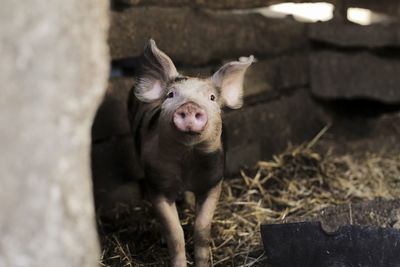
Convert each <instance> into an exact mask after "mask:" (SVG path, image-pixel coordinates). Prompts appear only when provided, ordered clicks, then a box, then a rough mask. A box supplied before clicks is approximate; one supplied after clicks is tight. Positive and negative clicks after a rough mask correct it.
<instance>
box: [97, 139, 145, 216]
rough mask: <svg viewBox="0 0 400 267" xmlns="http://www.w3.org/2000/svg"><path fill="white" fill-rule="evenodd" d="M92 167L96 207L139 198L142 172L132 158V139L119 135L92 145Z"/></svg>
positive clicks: (105, 207)
mask: <svg viewBox="0 0 400 267" xmlns="http://www.w3.org/2000/svg"><path fill="white" fill-rule="evenodd" d="M91 166H92V177H93V188H94V195H95V200H96V208H97V209H99V208H101V209H102V211H104V210H107V209H110V208H113V207H114V206H115V205H116V204H117V203H133V202H135V201H139V200H140V199H141V193H140V189H139V187H138V180H139V179H140V178H142V177H143V176H144V175H143V173H142V171H141V169H140V167H139V166H138V165H137V163H136V161H135V149H134V145H133V138H131V137H130V136H126V137H118V138H116V139H113V140H108V141H107V142H102V143H98V144H94V145H93V146H92V150H91Z"/></svg>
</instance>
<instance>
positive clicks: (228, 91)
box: [211, 56, 254, 108]
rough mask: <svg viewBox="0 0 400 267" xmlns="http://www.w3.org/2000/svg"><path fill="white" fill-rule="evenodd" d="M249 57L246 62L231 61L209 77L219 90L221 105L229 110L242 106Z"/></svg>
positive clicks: (251, 60)
mask: <svg viewBox="0 0 400 267" xmlns="http://www.w3.org/2000/svg"><path fill="white" fill-rule="evenodd" d="M253 59H254V57H253V56H250V57H249V58H248V59H247V60H246V61H244V62H239V61H233V62H229V63H227V64H225V65H224V66H222V67H221V68H220V69H219V70H218V71H217V72H216V73H214V75H213V76H212V77H211V79H212V81H213V82H214V83H215V85H216V86H217V87H219V88H220V90H221V97H222V99H223V104H225V105H226V106H228V107H230V108H240V107H241V106H242V105H243V100H242V96H243V80H244V73H245V72H246V69H247V68H248V67H249V66H250V65H251V63H252V62H253Z"/></svg>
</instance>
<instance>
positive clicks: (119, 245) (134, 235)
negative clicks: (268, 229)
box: [98, 113, 400, 267]
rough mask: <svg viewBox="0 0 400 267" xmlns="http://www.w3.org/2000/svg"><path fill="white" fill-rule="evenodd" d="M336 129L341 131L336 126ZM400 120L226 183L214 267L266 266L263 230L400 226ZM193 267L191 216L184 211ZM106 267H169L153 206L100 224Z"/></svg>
mask: <svg viewBox="0 0 400 267" xmlns="http://www.w3.org/2000/svg"><path fill="white" fill-rule="evenodd" d="M334 125H335V124H334ZM399 199H400V113H392V114H387V115H383V116H379V117H376V118H369V119H368V120H365V119H360V120H357V119H349V120H348V122H344V123H343V124H342V125H340V127H336V125H335V127H333V126H332V127H326V128H324V129H322V131H321V132H320V134H319V135H317V136H316V137H315V138H314V139H313V140H310V141H309V142H307V143H305V144H301V145H290V144H289V145H288V149H287V150H286V151H284V152H283V153H281V154H280V155H276V156H275V157H274V159H273V160H271V161H263V162H259V163H258V164H257V166H255V167H254V168H250V169H247V170H243V171H242V172H241V174H240V176H238V177H233V178H230V179H226V180H225V182H224V186H223V192H222V195H221V200H220V203H219V205H218V208H217V212H216V214H215V217H214V220H213V226H212V240H211V246H210V251H211V254H212V259H211V266H265V262H266V257H265V255H264V253H263V247H262V242H261V237H260V232H259V229H260V225H261V223H279V222H297V221H322V223H323V225H324V228H326V229H327V230H332V231H333V230H335V229H337V227H338V226H340V225H342V224H362V225H371V226H381V227H395V228H399V225H400V200H399ZM179 206H180V208H181V209H180V211H181V212H180V217H181V222H182V225H183V228H184V231H185V236H186V241H187V244H186V247H187V258H188V262H189V265H191V264H192V263H193V240H192V228H191V225H192V223H193V219H194V213H193V208H192V207H191V206H190V205H187V204H185V203H180V205H179ZM98 224H99V232H100V236H101V243H102V248H103V255H102V258H101V264H102V265H103V266H112V267H114V266H168V254H167V249H166V244H165V242H164V241H163V239H162V237H161V233H160V227H159V224H158V223H157V221H156V220H155V218H154V216H153V213H152V211H151V206H150V204H149V202H148V201H146V200H143V201H142V202H141V203H136V204H135V205H128V204H123V205H122V204H121V205H118V206H117V207H116V208H115V209H114V210H113V212H112V213H110V212H108V216H100V215H99V219H98Z"/></svg>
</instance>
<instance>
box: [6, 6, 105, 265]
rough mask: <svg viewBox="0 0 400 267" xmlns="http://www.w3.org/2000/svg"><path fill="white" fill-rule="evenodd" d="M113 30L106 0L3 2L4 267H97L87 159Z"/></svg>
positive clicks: (95, 236) (98, 254) (97, 255)
mask: <svg viewBox="0 0 400 267" xmlns="http://www.w3.org/2000/svg"><path fill="white" fill-rule="evenodd" d="M107 28H108V1H105V0H103V1H96V0H71V1H50V2H49V1H45V0H33V1H29V2H20V1H12V0H6V1H3V2H2V8H1V9H0V51H1V54H2V64H1V66H0V69H1V70H0V82H1V84H2V89H1V98H0V126H1V128H2V131H0V146H1V151H2V158H1V161H0V184H1V188H0V208H1V211H2V214H3V215H2V216H0V235H1V240H0V247H1V252H0V266H4V267H5V266H7V267H28V266H29V267H43V266H57V267H83V266H85V267H91V266H93V267H95V266H98V261H99V257H100V253H99V252H100V251H99V244H98V240H97V231H96V225H95V216H94V206H93V192H92V184H91V179H90V158H89V151H90V127H91V125H92V122H93V117H94V114H95V111H96V108H97V106H98V104H99V103H100V100H101V97H102V95H103V94H104V91H105V88H106V81H107V76H108V71H109V57H108V48H107V43H106V39H107Z"/></svg>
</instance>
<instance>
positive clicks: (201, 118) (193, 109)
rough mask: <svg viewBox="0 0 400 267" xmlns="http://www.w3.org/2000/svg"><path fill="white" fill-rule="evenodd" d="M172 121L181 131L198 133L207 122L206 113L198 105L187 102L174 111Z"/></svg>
mask: <svg viewBox="0 0 400 267" xmlns="http://www.w3.org/2000/svg"><path fill="white" fill-rule="evenodd" d="M173 121H174V124H175V126H176V128H177V129H178V130H180V131H182V132H195V133H200V132H201V131H202V130H203V129H204V127H205V126H206V124H207V114H206V112H205V111H204V110H203V109H202V108H200V107H199V106H198V105H196V104H194V103H187V104H183V105H182V106H180V107H179V108H178V109H177V110H176V111H175V113H174V118H173Z"/></svg>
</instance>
